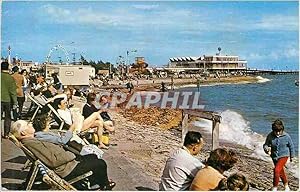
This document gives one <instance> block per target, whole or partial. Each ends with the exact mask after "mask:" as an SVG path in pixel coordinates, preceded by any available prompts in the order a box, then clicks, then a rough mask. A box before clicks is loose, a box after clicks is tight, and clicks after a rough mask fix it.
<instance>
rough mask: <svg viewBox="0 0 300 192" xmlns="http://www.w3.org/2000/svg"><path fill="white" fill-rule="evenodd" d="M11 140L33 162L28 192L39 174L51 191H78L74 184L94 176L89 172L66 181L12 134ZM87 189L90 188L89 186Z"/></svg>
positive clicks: (26, 183) (28, 176) (28, 178)
mask: <svg viewBox="0 0 300 192" xmlns="http://www.w3.org/2000/svg"><path fill="white" fill-rule="evenodd" d="M9 139H10V140H11V141H12V142H13V143H14V144H15V145H16V146H17V147H19V148H20V149H21V150H22V151H23V152H24V153H25V155H26V157H27V158H28V159H29V161H30V162H31V167H30V170H29V173H28V175H27V178H26V181H25V185H26V190H31V188H32V186H33V184H34V182H35V180H36V178H37V176H38V174H39V175H41V176H42V180H43V182H45V183H46V184H48V185H49V186H50V187H51V189H55V190H76V188H75V187H73V186H72V184H73V183H76V182H78V181H81V180H84V179H86V178H87V177H89V176H91V175H92V174H93V172H92V171H89V172H87V173H84V174H82V175H80V176H78V177H76V178H74V179H71V180H69V181H65V180H64V179H62V178H61V177H60V176H58V175H57V174H56V173H55V172H54V171H52V170H51V169H50V168H48V167H47V166H46V165H45V164H44V163H43V162H41V161H40V160H39V159H37V158H36V157H35V156H34V155H33V153H31V151H30V150H29V149H28V148H26V147H25V146H24V145H23V144H22V143H21V142H19V140H18V139H17V138H16V137H15V136H14V135H11V134H10V136H9ZM87 187H89V186H88V185H87Z"/></svg>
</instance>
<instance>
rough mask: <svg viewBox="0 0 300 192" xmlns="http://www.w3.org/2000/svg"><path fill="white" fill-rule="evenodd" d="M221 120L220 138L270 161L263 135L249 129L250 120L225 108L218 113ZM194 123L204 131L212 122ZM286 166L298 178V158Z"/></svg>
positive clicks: (202, 120)
mask: <svg viewBox="0 0 300 192" xmlns="http://www.w3.org/2000/svg"><path fill="white" fill-rule="evenodd" d="M220 114H221V116H222V120H221V123H220V139H222V140H226V141H230V142H233V143H237V144H240V145H243V146H245V147H247V148H249V149H251V150H252V151H253V153H252V154H251V156H253V157H256V158H259V159H262V160H264V161H271V158H270V157H269V156H268V155H267V154H265V152H264V151H263V147H262V146H263V144H264V141H265V137H264V136H263V135H260V134H258V133H256V132H253V131H252V130H251V129H250V122H248V121H247V120H245V119H244V118H243V116H242V115H240V114H239V113H237V112H235V111H231V110H225V111H223V112H221V113H220ZM195 125H196V126H198V127H201V128H203V130H204V131H207V132H211V129H212V122H211V121H209V120H205V119H200V120H198V121H196V122H195ZM287 168H288V169H289V171H291V172H292V173H293V174H294V176H295V177H297V178H299V166H298V159H297V158H295V160H294V161H293V162H292V163H288V164H287Z"/></svg>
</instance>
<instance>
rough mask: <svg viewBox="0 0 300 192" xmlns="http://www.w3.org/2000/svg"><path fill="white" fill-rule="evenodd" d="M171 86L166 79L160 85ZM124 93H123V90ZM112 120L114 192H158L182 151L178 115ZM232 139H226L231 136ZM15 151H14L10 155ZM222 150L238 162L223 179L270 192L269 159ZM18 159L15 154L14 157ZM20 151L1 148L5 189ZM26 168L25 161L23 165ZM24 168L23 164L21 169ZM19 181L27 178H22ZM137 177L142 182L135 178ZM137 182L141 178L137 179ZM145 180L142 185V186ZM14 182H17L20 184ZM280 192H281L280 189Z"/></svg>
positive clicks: (294, 183)
mask: <svg viewBox="0 0 300 192" xmlns="http://www.w3.org/2000/svg"><path fill="white" fill-rule="evenodd" d="M164 80H166V81H165V82H170V81H169V80H170V79H164ZM155 81H156V82H157V83H156V84H152V83H153V80H145V81H140V82H139V87H137V86H136V87H135V89H134V91H157V90H159V88H160V82H161V79H159V80H157V79H156V80H155ZM257 81H259V79H257V78H256V77H253V76H249V77H248V76H247V77H244V76H243V77H233V78H226V79H225V80H222V79H220V80H219V79H218V80H217V83H218V84H228V83H229V84H243V83H256V82H257ZM215 83H216V79H215V78H212V79H207V80H206V81H205V82H203V84H201V86H202V85H203V86H205V85H214V84H215ZM174 84H175V86H178V87H182V86H183V87H189V86H196V85H195V79H174ZM124 91H125V92H126V90H124ZM110 114H111V116H112V118H113V119H114V121H115V126H116V131H115V132H114V133H113V134H111V135H110V149H108V150H105V154H104V159H105V160H106V161H107V163H108V174H109V176H110V178H111V179H113V180H115V181H116V182H117V186H116V188H115V190H119V191H124V190H139V189H138V187H137V186H140V185H142V186H144V187H148V188H144V189H148V190H150V189H151V190H158V184H159V181H160V177H161V175H162V171H163V169H164V166H165V163H166V160H167V158H168V157H169V155H170V153H171V152H172V151H173V150H175V149H177V148H179V147H181V142H182V141H181V121H182V110H180V109H170V108H165V109H162V108H159V107H154V106H152V107H149V108H146V109H144V108H141V109H139V108H135V107H132V108H129V109H126V108H122V107H120V108H117V109H116V110H111V111H110ZM195 121H197V119H196V118H193V117H192V118H190V121H189V127H190V128H191V129H193V130H196V131H199V132H200V133H201V134H202V136H203V138H204V142H205V145H204V147H203V149H202V150H201V152H200V153H199V155H198V156H197V158H199V159H200V160H201V161H204V160H205V159H206V158H207V157H208V156H209V153H210V151H211V150H212V145H211V141H212V139H211V137H212V136H211V132H210V129H204V128H202V127H201V126H200V127H199V126H195V124H194V122H195ZM229 134H230V133H229ZM7 146H10V148H13V147H14V150H9V149H10V148H7ZM220 147H225V148H228V149H232V150H234V151H235V152H236V153H237V155H238V157H239V160H238V162H237V164H236V165H235V166H234V167H233V168H232V169H230V170H229V171H228V172H225V173H224V174H225V175H226V176H228V175H230V174H231V173H235V172H240V173H242V174H244V175H245V176H246V177H247V179H248V180H249V182H250V185H251V188H250V189H251V190H270V189H271V187H272V180H273V163H272V161H271V158H269V159H268V160H267V161H264V160H262V159H261V158H258V157H254V156H253V150H251V149H249V148H246V147H245V146H243V145H239V144H237V143H233V142H229V141H226V140H223V139H220ZM17 152H18V154H15V153H17ZM19 152H20V150H17V149H15V146H11V143H9V141H5V142H2V154H3V156H4V157H5V158H4V159H2V171H3V173H2V183H5V184H7V185H4V186H5V187H7V188H8V189H16V188H9V187H12V186H11V184H15V183H16V181H17V180H12V178H14V179H15V178H16V174H15V172H12V173H11V175H10V176H8V173H9V171H11V169H12V170H14V171H17V170H20V169H21V168H22V166H21V164H20V165H19V164H18V166H16V165H17V164H16V163H11V162H12V160H13V159H19V158H20V154H19ZM24 162H25V161H24ZM24 162H23V163H24ZM22 174H23V176H22V177H20V178H19V179H22V178H23V177H26V174H25V173H23V172H22ZM138 174H140V176H137V175H138ZM129 175H130V176H129ZM136 177H139V178H136ZM288 178H289V182H290V183H289V186H290V188H291V190H293V191H296V190H298V189H299V182H298V181H299V179H298V178H296V177H294V176H293V174H292V173H291V172H288ZM141 180H143V182H142V181H141ZM18 182H21V181H20V180H18ZM278 189H279V190H283V186H282V184H280V186H279V188H278Z"/></svg>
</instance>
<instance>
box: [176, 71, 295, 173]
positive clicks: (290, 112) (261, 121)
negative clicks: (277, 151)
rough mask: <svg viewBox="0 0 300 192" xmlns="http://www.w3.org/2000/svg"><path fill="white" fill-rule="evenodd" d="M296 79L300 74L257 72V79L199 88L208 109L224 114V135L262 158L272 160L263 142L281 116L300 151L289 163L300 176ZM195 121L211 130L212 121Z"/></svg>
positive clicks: (222, 137) (222, 128) (290, 167)
mask: <svg viewBox="0 0 300 192" xmlns="http://www.w3.org/2000/svg"><path fill="white" fill-rule="evenodd" d="M296 79H297V80H298V75H296V74H289V75H266V76H257V80H258V81H257V83H247V82H240V83H237V84H218V83H216V84H212V85H203V86H200V89H199V91H200V97H201V99H202V100H203V104H204V105H205V110H209V111H215V112H218V113H219V114H220V115H221V117H222V120H221V123H220V139H224V140H227V141H230V142H233V143H237V144H241V145H244V146H246V147H247V148H249V149H252V150H253V154H252V156H254V157H257V158H259V159H262V160H265V161H271V158H270V157H269V156H268V155H266V154H265V153H264V151H263V148H262V146H263V143H264V141H265V138H266V136H267V134H268V133H270V132H271V131H272V129H271V124H272V122H273V121H274V120H276V119H277V118H279V119H281V120H282V121H283V123H284V126H285V131H286V132H287V133H288V134H289V135H290V136H291V138H292V140H293V143H294V145H295V149H296V155H297V157H296V158H295V159H294V161H293V162H291V163H288V164H287V166H286V167H287V168H288V169H289V171H291V172H292V173H293V175H294V176H295V177H297V178H299V165H298V164H299V87H297V86H296V85H295V80H296ZM181 91H198V88H197V87H185V88H181ZM195 125H196V126H199V127H202V128H203V129H204V130H206V131H210V132H211V127H212V125H211V121H208V120H204V119H201V120H199V121H196V122H195Z"/></svg>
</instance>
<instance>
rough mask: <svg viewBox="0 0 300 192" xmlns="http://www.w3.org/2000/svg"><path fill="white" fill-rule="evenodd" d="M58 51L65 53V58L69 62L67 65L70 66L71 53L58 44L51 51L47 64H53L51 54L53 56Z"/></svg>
mask: <svg viewBox="0 0 300 192" xmlns="http://www.w3.org/2000/svg"><path fill="white" fill-rule="evenodd" d="M58 49H61V50H62V51H63V52H64V54H65V57H66V60H67V62H66V63H67V64H69V63H70V58H69V53H68V51H67V50H66V49H65V48H64V47H63V46H62V45H61V44H58V45H55V46H54V47H52V48H51V49H50V51H49V53H48V56H47V58H46V59H47V63H50V62H51V60H50V59H51V54H52V52H53V51H54V50H55V51H56V50H58Z"/></svg>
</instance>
